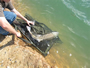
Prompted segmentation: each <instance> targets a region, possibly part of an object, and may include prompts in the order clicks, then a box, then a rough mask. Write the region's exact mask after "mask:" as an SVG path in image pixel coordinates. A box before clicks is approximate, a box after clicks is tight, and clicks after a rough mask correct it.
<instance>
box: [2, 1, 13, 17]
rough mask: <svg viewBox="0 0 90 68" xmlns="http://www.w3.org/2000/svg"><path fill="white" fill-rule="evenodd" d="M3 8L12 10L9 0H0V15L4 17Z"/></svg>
mask: <svg viewBox="0 0 90 68" xmlns="http://www.w3.org/2000/svg"><path fill="white" fill-rule="evenodd" d="M5 8H8V9H9V10H13V9H14V7H13V5H12V3H11V1H9V2H8V3H6V2H4V1H2V2H1V1H0V17H4V14H3V11H4V9H5Z"/></svg>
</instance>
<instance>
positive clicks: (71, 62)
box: [17, 0, 90, 68]
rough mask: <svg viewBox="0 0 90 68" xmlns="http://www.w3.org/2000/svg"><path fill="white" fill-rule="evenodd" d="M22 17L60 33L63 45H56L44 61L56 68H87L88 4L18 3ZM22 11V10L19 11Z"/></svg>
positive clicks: (80, 0)
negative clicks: (31, 18) (26, 16)
mask: <svg viewBox="0 0 90 68" xmlns="http://www.w3.org/2000/svg"><path fill="white" fill-rule="evenodd" d="M18 5H19V6H18V7H17V10H19V11H20V12H21V13H22V14H23V15H24V14H25V13H29V14H30V15H31V16H32V17H33V18H35V20H37V21H39V22H42V23H45V24H46V25H47V26H48V27H49V28H50V29H52V30H53V31H58V32H59V37H60V39H61V40H62V42H63V43H62V44H55V45H54V46H53V47H52V48H51V50H50V52H49V55H48V56H47V57H46V60H47V61H48V62H49V63H50V64H51V65H52V66H54V65H56V66H58V67H59V68H90V65H89V63H90V46H89V45H90V30H89V29H90V19H89V18H90V13H89V12H90V9H89V8H90V1H89V0H27V1H26V0H18ZM22 7H23V8H22Z"/></svg>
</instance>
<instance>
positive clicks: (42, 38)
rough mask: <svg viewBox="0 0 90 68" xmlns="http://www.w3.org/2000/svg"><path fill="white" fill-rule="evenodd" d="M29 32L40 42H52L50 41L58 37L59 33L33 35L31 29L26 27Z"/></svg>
mask: <svg viewBox="0 0 90 68" xmlns="http://www.w3.org/2000/svg"><path fill="white" fill-rule="evenodd" d="M26 28H27V30H28V31H29V33H30V34H31V35H32V37H33V38H34V39H36V40H37V41H38V42H41V41H43V40H50V39H53V38H55V37H57V36H58V34H59V32H51V33H48V34H44V35H40V34H37V35H35V34H33V33H32V32H31V27H30V26H26Z"/></svg>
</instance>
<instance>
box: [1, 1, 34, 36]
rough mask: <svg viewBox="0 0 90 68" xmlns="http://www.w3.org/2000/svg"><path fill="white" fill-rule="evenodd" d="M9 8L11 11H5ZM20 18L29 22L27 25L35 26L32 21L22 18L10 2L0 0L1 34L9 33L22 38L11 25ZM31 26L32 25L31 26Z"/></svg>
mask: <svg viewBox="0 0 90 68" xmlns="http://www.w3.org/2000/svg"><path fill="white" fill-rule="evenodd" d="M5 8H8V9H9V10H10V11H4V9H5ZM16 17H19V18H21V19H23V20H25V21H26V22H27V24H28V25H29V24H32V25H33V24H34V23H33V22H32V21H29V20H27V19H26V18H25V17H24V16H22V15H21V14H20V13H19V12H18V11H17V10H16V9H15V8H14V7H13V5H12V3H11V1H10V0H0V34H2V35H7V34H9V33H13V34H15V35H16V36H17V37H21V34H20V32H17V31H16V30H15V29H14V28H13V27H12V26H11V24H12V23H13V21H14V20H15V19H16ZM29 26H30V25H29Z"/></svg>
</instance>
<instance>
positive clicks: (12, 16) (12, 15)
mask: <svg viewBox="0 0 90 68" xmlns="http://www.w3.org/2000/svg"><path fill="white" fill-rule="evenodd" d="M3 13H4V16H5V18H6V20H7V21H8V22H9V23H10V24H12V23H13V21H14V20H15V19H16V14H15V13H13V12H9V11H4V12H3ZM8 33H9V32H7V31H6V30H4V29H3V28H2V27H0V34H2V35H7V34H8Z"/></svg>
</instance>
